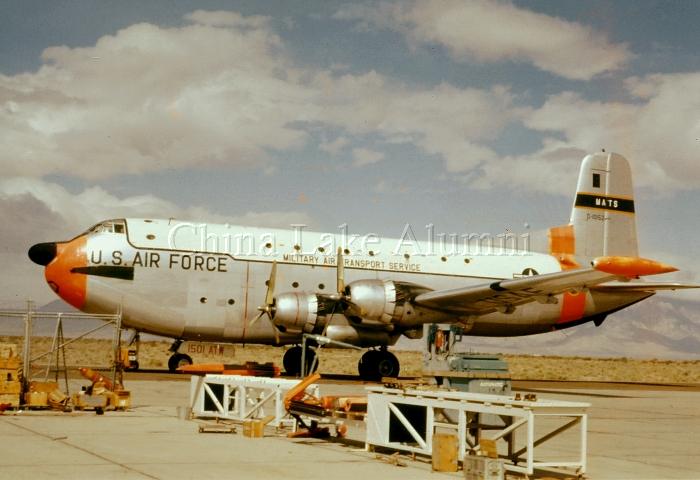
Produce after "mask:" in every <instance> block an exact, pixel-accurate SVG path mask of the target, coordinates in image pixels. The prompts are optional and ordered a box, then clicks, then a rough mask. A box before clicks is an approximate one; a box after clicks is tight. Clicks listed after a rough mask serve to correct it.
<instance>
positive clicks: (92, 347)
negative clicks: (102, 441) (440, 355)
mask: <svg viewBox="0 0 700 480" xmlns="http://www.w3.org/2000/svg"><path fill="white" fill-rule="evenodd" d="M52 340H53V339H52V338H49V337H35V338H33V339H32V346H31V348H32V357H33V358H35V357H37V356H39V355H41V354H42V353H43V352H47V351H50V350H51V345H52ZM66 340H69V339H66ZM0 343H16V344H18V346H19V347H20V350H21V345H22V339H21V338H19V337H0ZM111 345H112V341H111V340H108V339H90V338H84V339H80V340H78V341H76V342H74V343H71V344H69V345H68V346H66V347H65V359H66V360H65V361H66V365H67V366H68V368H69V369H70V368H78V367H83V366H90V367H98V368H99V367H102V368H108V367H109V365H110V364H111V358H112V357H111ZM124 346H126V345H125V344H124ZM169 346H170V344H169V342H166V341H142V342H141V345H140V350H139V364H140V368H141V369H166V368H167V362H168V358H169V356H170V353H169V352H168V347H169ZM284 351H285V348H284V347H268V346H260V345H245V346H243V345H235V346H233V348H229V349H228V355H227V356H224V357H216V358H212V357H207V356H203V355H199V356H197V355H193V359H194V361H195V362H196V363H212V362H219V363H226V364H240V363H244V362H246V361H256V362H261V363H265V362H274V363H275V364H277V365H282V356H283V354H284ZM394 353H395V354H396V356H397V357H398V358H399V361H400V362H401V376H408V377H411V376H419V375H420V373H421V364H422V353H421V352H417V351H402V350H395V351H394ZM361 354H362V352H360V351H355V350H345V349H334V348H322V349H320V352H319V359H320V371H321V372H322V373H327V374H344V375H355V374H356V373H357V362H358V361H359V359H360V356H361ZM503 357H504V358H505V360H506V361H507V362H508V365H509V367H510V371H511V375H512V378H513V379H514V380H568V381H588V382H595V381H601V382H639V383H660V384H668V383H675V384H698V383H700V361H699V360H688V361H677V360H659V359H644V360H640V359H629V358H594V357H555V356H540V355H511V354H507V355H503ZM48 359H49V356H45V357H43V358H41V359H39V360H38V361H37V362H36V363H35V367H36V365H45V364H46V363H47V361H48ZM59 360H61V361H62V359H61V358H60V359H59ZM52 361H53V362H55V361H56V359H55V356H53V358H52Z"/></svg>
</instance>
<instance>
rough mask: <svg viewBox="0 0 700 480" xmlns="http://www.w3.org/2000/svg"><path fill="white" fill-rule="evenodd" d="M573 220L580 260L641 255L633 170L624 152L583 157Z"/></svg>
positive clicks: (572, 215)
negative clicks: (638, 248) (608, 256)
mask: <svg viewBox="0 0 700 480" xmlns="http://www.w3.org/2000/svg"><path fill="white" fill-rule="evenodd" d="M570 223H571V225H573V229H574V238H575V256H576V258H577V260H579V261H585V262H586V263H587V262H588V261H590V260H591V259H593V258H595V257H599V256H607V255H621V256H627V257H636V256H638V255H637V226H636V222H635V212H634V188H633V185H632V172H631V170H630V166H629V163H628V162H627V160H626V159H625V158H624V157H623V156H621V155H618V154H616V153H605V152H603V153H594V154H591V155H587V156H586V157H585V158H584V159H583V162H582V163H581V170H580V172H579V177H578V186H577V188H576V199H575V200H574V206H573V209H572V211H571V221H570Z"/></svg>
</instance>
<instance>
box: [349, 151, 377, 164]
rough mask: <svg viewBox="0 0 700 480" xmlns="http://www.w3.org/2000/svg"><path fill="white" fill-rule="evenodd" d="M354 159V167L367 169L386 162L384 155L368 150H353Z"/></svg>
mask: <svg viewBox="0 0 700 480" xmlns="http://www.w3.org/2000/svg"><path fill="white" fill-rule="evenodd" d="M352 159H353V161H352V164H353V166H355V167H365V166H367V165H372V164H374V163H377V162H381V161H382V160H384V154H383V153H382V152H377V151H375V150H369V149H367V148H353V149H352Z"/></svg>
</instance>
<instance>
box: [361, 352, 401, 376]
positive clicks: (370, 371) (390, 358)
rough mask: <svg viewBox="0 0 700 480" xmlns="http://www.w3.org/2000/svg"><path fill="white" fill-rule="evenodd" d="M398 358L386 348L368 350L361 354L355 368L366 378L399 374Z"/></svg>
mask: <svg viewBox="0 0 700 480" xmlns="http://www.w3.org/2000/svg"><path fill="white" fill-rule="evenodd" d="M399 369H400V365H399V360H398V359H397V358H396V356H395V355H394V354H393V353H391V352H389V351H387V350H369V351H367V352H365V354H364V355H362V358H360V363H358V364H357V370H358V372H359V373H360V377H362V378H363V379H366V380H380V379H381V378H382V377H398V376H399Z"/></svg>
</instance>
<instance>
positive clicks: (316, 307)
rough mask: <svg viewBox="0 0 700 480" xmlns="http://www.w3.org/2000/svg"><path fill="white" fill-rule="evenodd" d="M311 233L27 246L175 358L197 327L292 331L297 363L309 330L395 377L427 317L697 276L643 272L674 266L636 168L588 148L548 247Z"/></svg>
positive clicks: (100, 237)
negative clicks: (445, 244)
mask: <svg viewBox="0 0 700 480" xmlns="http://www.w3.org/2000/svg"><path fill="white" fill-rule="evenodd" d="M301 233H302V232H300V231H299V230H298V229H297V230H267V229H266V230H264V229H257V228H249V227H242V226H231V225H214V224H198V223H191V222H179V221H175V220H172V219H170V220H157V219H135V218H126V219H115V220H107V221H104V222H101V223H99V224H98V225H95V226H94V227H92V228H90V229H89V230H88V231H86V232H84V233H82V234H80V235H78V236H77V237H75V238H74V239H72V240H70V241H64V242H50V243H39V244H36V245H34V246H33V247H31V249H30V250H29V257H30V258H31V259H32V260H33V261H34V262H35V263H37V264H39V265H43V266H45V277H46V281H47V283H48V284H49V286H50V287H51V288H52V289H53V291H54V292H56V294H57V295H58V296H59V297H61V298H62V299H63V300H64V301H66V302H68V303H69V304H71V305H73V306H74V307H76V308H78V309H80V310H82V311H85V312H89V313H110V314H113V313H117V312H121V314H122V324H123V326H124V327H126V328H130V329H134V330H135V331H137V332H147V333H152V334H156V335H162V336H166V337H171V338H173V339H174V340H175V341H174V343H173V348H172V350H173V352H174V353H173V355H172V356H171V358H170V361H169V367H170V369H171V370H175V369H176V368H177V367H178V366H181V365H183V364H187V363H191V359H190V358H189V357H188V356H187V355H185V354H183V353H178V352H177V349H178V348H179V346H180V344H181V343H182V342H183V341H185V340H192V341H216V342H230V343H243V342H245V343H258V344H269V345H294V346H293V347H292V348H290V349H288V350H287V351H286V353H285V356H284V366H285V368H286V369H287V371H288V372H294V373H297V371H298V370H299V367H300V358H301V353H302V352H301V347H300V346H299V344H300V343H302V342H301V340H302V335H303V334H304V333H313V334H321V335H323V336H326V337H328V338H330V339H332V340H336V341H341V342H345V343H349V344H353V345H356V346H359V347H364V348H368V351H367V352H365V353H364V355H363V356H362V358H361V360H360V362H359V365H358V370H359V373H360V375H362V376H363V377H367V378H372V377H378V376H396V375H397V374H398V373H399V362H398V360H397V359H396V357H395V356H394V355H393V354H392V353H391V352H389V351H388V350H387V347H388V346H391V345H394V344H395V343H396V342H397V341H398V339H399V338H400V337H401V335H405V336H406V337H409V338H420V337H421V335H422V332H423V325H424V324H427V323H451V324H455V325H458V326H459V327H460V328H461V329H462V330H463V333H464V334H467V335H477V336H496V337H507V336H519V335H530V334H536V333H542V332H548V331H553V330H559V329H563V328H569V327H573V326H576V325H580V324H582V323H585V322H595V324H596V325H600V324H601V323H602V322H603V320H604V319H605V318H606V316H607V315H609V314H611V313H614V312H616V311H618V310H621V309H623V308H625V307H627V306H630V305H632V304H635V303H637V302H639V301H641V300H643V299H645V298H647V297H650V296H651V295H653V294H654V293H655V292H656V291H658V290H674V289H680V288H694V287H695V286H694V285H686V284H679V283H655V282H654V283H653V282H649V281H643V280H642V279H641V277H643V276H647V275H655V274H661V273H666V272H672V271H675V270H676V269H675V268H673V267H671V266H668V265H665V264H663V263H660V262H657V261H654V260H649V259H645V258H641V257H639V256H638V252H637V238H636V224H635V206H634V197H633V186H632V176H631V172H630V167H629V164H628V162H627V160H626V159H625V158H623V157H622V156H620V155H617V154H614V153H596V154H592V155H588V156H586V157H585V158H584V159H583V162H582V164H581V170H580V173H579V179H578V187H577V191H576V196H575V200H574V205H573V209H572V213H571V219H570V222H569V224H567V225H564V226H558V227H553V228H550V229H549V251H548V252H542V253H533V252H530V251H526V250H523V249H519V248H517V247H515V248H505V249H502V250H501V251H499V252H497V254H494V252H493V251H476V252H475V251H467V250H464V249H460V248H458V247H459V245H452V247H457V248H451V249H450V251H449V252H445V251H442V252H436V253H434V254H425V252H427V251H431V250H432V249H434V246H432V245H425V244H421V243H420V242H418V243H416V242H409V243H407V244H403V243H402V242H401V240H397V239H386V238H379V237H376V236H366V237H364V238H362V239H361V241H360V242H355V241H352V242H351V241H349V240H348V238H347V237H343V236H340V235H336V234H322V233H312V232H305V231H304V232H303V235H301ZM417 251H420V253H418V254H417ZM261 318H265V319H266V320H267V321H258V320H259V319H261ZM308 357H309V358H310V357H311V354H309V355H308Z"/></svg>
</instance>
